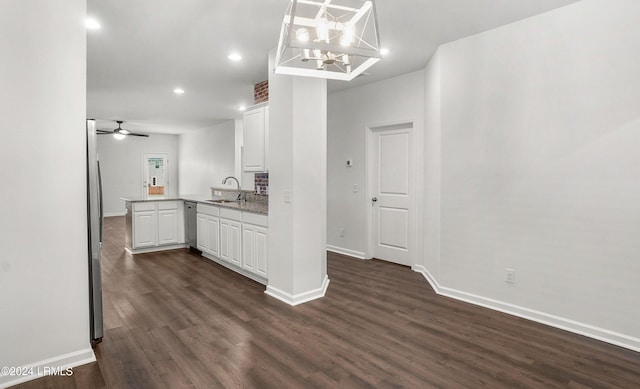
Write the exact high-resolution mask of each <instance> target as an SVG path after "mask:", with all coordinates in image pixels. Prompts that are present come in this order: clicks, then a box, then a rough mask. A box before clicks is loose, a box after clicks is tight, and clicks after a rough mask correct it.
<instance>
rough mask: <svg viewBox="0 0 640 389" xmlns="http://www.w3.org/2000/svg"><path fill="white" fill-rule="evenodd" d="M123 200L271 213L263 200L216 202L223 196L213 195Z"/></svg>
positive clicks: (144, 197)
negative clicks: (199, 204)
mask: <svg viewBox="0 0 640 389" xmlns="http://www.w3.org/2000/svg"><path fill="white" fill-rule="evenodd" d="M120 199H121V200H124V201H128V202H132V203H140V202H147V201H183V200H184V201H195V202H197V203H202V204H207V205H215V206H217V207H223V208H231V209H238V210H241V211H247V212H253V213H259V214H262V215H268V214H269V204H268V203H267V202H261V201H245V202H229V203H214V202H212V201H211V200H222V199H224V198H223V197H220V196H211V195H155V196H153V195H152V196H126V197H121V198H120Z"/></svg>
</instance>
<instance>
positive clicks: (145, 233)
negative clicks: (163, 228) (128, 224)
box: [133, 211, 158, 249]
mask: <svg viewBox="0 0 640 389" xmlns="http://www.w3.org/2000/svg"><path fill="white" fill-rule="evenodd" d="M133 215H134V217H133V226H134V228H133V248H136V249H137V248H145V247H154V246H157V245H158V239H157V230H158V229H157V216H158V214H157V212H156V211H140V212H135V213H134V214H133Z"/></svg>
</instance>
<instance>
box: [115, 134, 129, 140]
mask: <svg viewBox="0 0 640 389" xmlns="http://www.w3.org/2000/svg"><path fill="white" fill-rule="evenodd" d="M113 137H114V138H116V139H117V140H123V139H124V138H126V136H125V135H124V134H113Z"/></svg>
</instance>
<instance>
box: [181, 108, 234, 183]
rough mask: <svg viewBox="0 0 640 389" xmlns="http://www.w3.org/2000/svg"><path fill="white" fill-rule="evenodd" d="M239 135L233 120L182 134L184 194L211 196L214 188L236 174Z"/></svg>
mask: <svg viewBox="0 0 640 389" xmlns="http://www.w3.org/2000/svg"><path fill="white" fill-rule="evenodd" d="M235 132H236V131H235V122H234V121H233V120H229V121H227V122H224V123H221V124H218V125H216V126H214V127H211V128H207V129H202V130H199V131H194V132H188V133H184V134H181V135H180V141H179V144H180V146H179V150H180V151H179V155H180V158H179V163H178V166H179V167H178V170H179V176H180V190H179V192H180V193H182V194H209V193H211V187H212V186H222V180H223V179H224V178H225V177H227V176H233V175H235V143H236V140H235V138H236V135H235ZM234 185H235V184H234Z"/></svg>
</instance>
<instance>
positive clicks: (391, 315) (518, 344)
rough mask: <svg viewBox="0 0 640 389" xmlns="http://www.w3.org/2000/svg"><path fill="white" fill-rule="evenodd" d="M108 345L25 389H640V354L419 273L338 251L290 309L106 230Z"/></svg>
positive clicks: (218, 270) (244, 284) (182, 257)
mask: <svg viewBox="0 0 640 389" xmlns="http://www.w3.org/2000/svg"><path fill="white" fill-rule="evenodd" d="M105 227H106V230H105V239H106V241H105V245H104V256H103V257H104V260H103V283H104V314H105V337H104V341H103V342H102V343H101V344H99V345H98V346H97V348H96V350H95V352H96V356H97V359H98V362H97V363H92V364H88V365H84V366H81V367H77V368H75V369H74V375H73V376H72V377H45V378H41V379H38V380H34V381H31V382H28V383H25V384H22V385H18V386H17V388H25V389H26V388H367V387H374V388H399V387H406V388H431V387H434V388H464V387H466V388H480V387H487V388H639V387H640V353H636V352H633V351H630V350H626V349H623V348H619V347H616V346H612V345H609V344H606V343H603V342H599V341H596V340H593V339H589V338H586V337H582V336H579V335H575V334H571V333H568V332H565V331H561V330H558V329H554V328H551V327H547V326H544V325H541V324H537V323H533V322H530V321H527V320H524V319H519V318H516V317H512V316H509V315H505V314H502V313H499V312H495V311H491V310H489V309H484V308H481V307H477V306H474V305H471V304H466V303H463V302H459V301H456V300H453V299H449V298H446V297H441V296H438V295H436V294H435V293H434V292H433V291H432V290H431V288H430V287H429V285H428V284H427V283H426V281H425V280H424V279H423V278H422V276H421V275H419V274H418V273H414V272H412V271H411V270H410V269H408V268H406V267H403V266H398V265H393V264H390V263H386V262H383V261H378V260H372V261H361V260H356V259H351V258H348V257H344V256H340V255H337V254H329V257H328V271H329V278H330V279H331V284H330V285H329V290H328V292H327V296H326V297H325V298H323V299H320V300H316V301H313V302H310V303H307V304H303V305H301V306H297V307H289V306H287V305H285V304H283V303H281V302H279V301H277V300H275V299H273V298H271V297H269V296H267V295H265V294H264V293H263V292H264V286H262V285H259V284H257V283H255V282H253V281H250V280H249V279H246V278H244V277H242V276H240V275H237V274H236V273H234V272H232V271H229V270H227V269H225V268H224V267H222V266H219V265H217V264H215V263H213V262H211V261H209V260H207V259H205V258H203V257H200V256H198V255H195V254H192V253H190V252H189V251H187V250H174V251H168V252H163V253H153V254H142V255H136V256H135V257H132V256H131V255H129V254H127V253H126V252H125V251H124V249H123V247H124V218H123V217H115V218H107V219H106V222H105Z"/></svg>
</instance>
